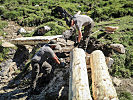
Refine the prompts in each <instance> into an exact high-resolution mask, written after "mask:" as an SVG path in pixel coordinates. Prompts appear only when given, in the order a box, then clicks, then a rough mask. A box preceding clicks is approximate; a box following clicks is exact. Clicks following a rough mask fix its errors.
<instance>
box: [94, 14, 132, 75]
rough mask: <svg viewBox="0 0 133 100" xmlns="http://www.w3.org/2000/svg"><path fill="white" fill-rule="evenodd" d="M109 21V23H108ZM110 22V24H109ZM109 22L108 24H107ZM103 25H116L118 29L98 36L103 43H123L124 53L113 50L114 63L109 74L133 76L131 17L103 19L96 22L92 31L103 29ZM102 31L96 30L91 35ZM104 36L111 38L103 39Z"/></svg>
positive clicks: (95, 35)
mask: <svg viewBox="0 0 133 100" xmlns="http://www.w3.org/2000/svg"><path fill="white" fill-rule="evenodd" d="M109 23H110V24H109ZM111 23H112V24H111ZM107 24H109V25H107ZM105 26H118V27H119V29H118V30H117V31H116V32H115V33H113V34H106V35H105V36H103V37H101V38H99V39H98V40H99V41H101V42H102V43H104V44H111V43H119V44H123V45H124V47H125V49H126V53H125V54H119V53H117V52H113V55H112V58H113V59H114V64H113V67H112V71H111V75H112V76H119V77H132V76H133V67H132V66H133V46H132V44H133V33H132V31H133V17H132V16H125V17H121V18H115V19H112V20H111V21H104V22H100V23H96V27H95V28H94V29H93V31H96V30H98V29H100V28H102V29H104V27H105ZM102 33H103V32H97V33H96V34H94V35H93V36H94V37H96V38H97V36H98V35H99V34H102ZM106 36H109V37H110V38H112V40H109V39H105V37H106Z"/></svg>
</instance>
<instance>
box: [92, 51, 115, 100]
mask: <svg viewBox="0 0 133 100" xmlns="http://www.w3.org/2000/svg"><path fill="white" fill-rule="evenodd" d="M90 65H91V73H92V91H93V97H94V100H118V98H117V93H116V90H115V88H114V86H113V84H112V80H111V77H110V75H109V72H108V67H107V65H106V62H105V56H104V54H103V53H102V51H100V50H96V51H94V52H92V54H91V57H90Z"/></svg>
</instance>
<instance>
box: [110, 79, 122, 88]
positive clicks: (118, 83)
mask: <svg viewBox="0 0 133 100" xmlns="http://www.w3.org/2000/svg"><path fill="white" fill-rule="evenodd" d="M112 81H113V83H114V85H115V86H120V84H121V82H122V81H121V80H120V79H118V78H116V77H113V79H112Z"/></svg>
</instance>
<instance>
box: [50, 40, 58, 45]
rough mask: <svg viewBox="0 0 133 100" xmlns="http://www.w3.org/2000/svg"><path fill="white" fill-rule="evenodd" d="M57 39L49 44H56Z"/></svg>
mask: <svg viewBox="0 0 133 100" xmlns="http://www.w3.org/2000/svg"><path fill="white" fill-rule="evenodd" d="M56 43H57V41H56V40H51V41H50V43H49V44H56Z"/></svg>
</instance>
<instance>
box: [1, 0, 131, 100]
mask: <svg viewBox="0 0 133 100" xmlns="http://www.w3.org/2000/svg"><path fill="white" fill-rule="evenodd" d="M58 7H62V8H63V9H65V10H66V11H67V12H68V13H69V14H71V15H74V14H75V13H76V12H78V11H79V10H80V11H81V14H83V15H88V16H90V17H91V18H93V19H94V22H95V27H94V28H93V32H96V31H98V30H102V31H98V32H96V33H95V34H93V35H91V41H90V42H89V44H88V53H89V54H90V53H91V52H92V51H94V50H96V49H100V50H102V51H103V53H104V54H105V56H106V57H111V58H113V60H114V63H113V65H112V66H111V67H110V68H109V72H110V75H111V76H112V79H114V78H117V79H118V80H120V81H121V84H120V85H116V86H115V87H116V90H117V93H118V96H119V99H120V100H132V98H133V81H132V80H133V46H132V45H133V33H132V32H133V2H132V0H94V1H93V0H84V1H81V0H65V1H64V0H58V1H56V0H23V1H22V0H0V15H1V16H0V80H1V82H0V88H1V89H0V96H1V97H0V98H1V99H8V100H10V99H26V97H27V93H28V91H29V82H30V79H29V78H30V74H31V67H29V66H30V65H29V62H30V59H31V57H32V56H33V55H34V54H35V52H36V50H38V48H40V46H39V47H38V46H26V48H25V47H23V46H22V47H21V46H15V47H4V46H3V45H2V43H3V42H5V41H7V42H10V39H13V38H17V37H27V36H28V37H31V36H33V35H40V34H37V31H38V29H39V28H40V29H41V28H42V27H43V26H49V27H50V28H51V30H50V31H48V32H46V33H45V34H44V33H43V32H42V33H41V35H44V36H48V35H60V34H62V33H63V32H64V31H65V30H68V29H70V28H69V27H68V26H67V24H66V21H65V18H64V16H63V15H62V12H60V10H58V9H57V8H58ZM67 18H69V17H68V16H67ZM106 26H117V27H119V28H118V30H116V31H115V32H114V33H106V32H104V30H105V27H106ZM20 28H24V29H25V30H26V32H25V33H18V30H19V29H20ZM62 41H64V40H62ZM69 42H70V44H71V42H72V41H71V40H69ZM116 43H117V44H122V45H123V46H124V48H125V53H119V52H117V51H115V50H112V49H110V47H109V45H110V44H116ZM99 44H101V45H102V47H98V46H97V45H99ZM70 47H71V46H67V48H63V50H64V51H63V53H61V54H58V53H57V54H58V55H59V56H60V57H62V58H63V59H65V62H66V66H65V68H59V67H57V68H56V69H55V71H54V75H55V76H54V77H53V78H52V79H51V82H50V83H49V84H47V85H45V86H43V89H42V90H41V91H42V93H41V94H40V95H38V96H35V98H36V99H37V98H39V97H42V98H43V97H44V98H45V99H46V100H55V99H57V98H58V99H59V100H66V99H67V96H66V95H67V94H68V77H69V63H70V60H69V52H70V51H69V52H66V51H65V50H66V49H68V48H69V49H70ZM29 51H32V52H29ZM64 55H65V56H64ZM9 65H10V66H9ZM4 67H5V69H6V68H8V67H11V69H10V70H11V71H12V70H13V72H11V73H10V75H7V74H9V73H6V74H5V75H3V73H2V71H3V68H4ZM9 72H10V71H9ZM63 73H64V74H63ZM88 74H90V73H88ZM2 75H3V76H2ZM20 79H21V80H20ZM62 81H63V82H62ZM90 81H91V80H90ZM54 83H57V84H54ZM58 83H59V84H58ZM114 84H115V83H114ZM63 86H64V87H63ZM90 87H91V85H90ZM62 88H63V89H64V91H63V93H64V94H62V96H61V97H58V93H56V92H59V90H60V89H62ZM54 89H55V91H54ZM45 91H46V92H45ZM53 96H55V98H52V97H53ZM33 97H34V96H33Z"/></svg>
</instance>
